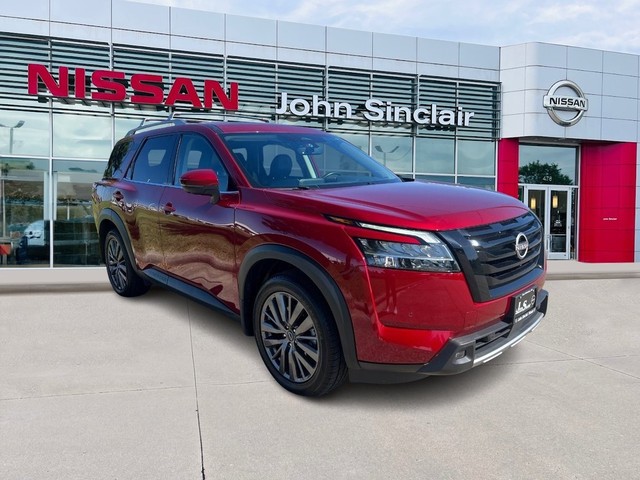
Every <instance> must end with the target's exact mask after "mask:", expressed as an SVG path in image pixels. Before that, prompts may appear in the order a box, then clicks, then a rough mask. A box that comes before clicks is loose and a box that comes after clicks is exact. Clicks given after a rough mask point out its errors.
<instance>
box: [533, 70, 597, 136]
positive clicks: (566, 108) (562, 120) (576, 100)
mask: <svg viewBox="0 0 640 480" xmlns="http://www.w3.org/2000/svg"><path fill="white" fill-rule="evenodd" d="M568 93H573V95H567V94H568ZM543 105H544V108H546V109H547V112H548V113H549V116H550V117H551V119H552V120H553V121H554V122H556V123H557V124H558V125H562V126H563V127H570V126H571V125H575V124H576V123H578V121H579V120H580V119H581V118H582V116H583V115H584V113H585V112H586V111H587V110H588V109H589V101H588V100H587V98H586V97H585V96H584V93H583V91H582V89H581V88H580V87H579V86H578V85H576V84H575V83H573V82H572V81H571V80H560V81H559V82H556V83H554V84H553V85H552V86H551V88H550V89H549V91H548V92H547V94H546V95H545V96H544V101H543Z"/></svg>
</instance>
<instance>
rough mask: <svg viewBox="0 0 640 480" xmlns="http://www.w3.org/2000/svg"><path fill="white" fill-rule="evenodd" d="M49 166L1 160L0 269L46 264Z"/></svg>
mask: <svg viewBox="0 0 640 480" xmlns="http://www.w3.org/2000/svg"><path fill="white" fill-rule="evenodd" d="M48 172H49V162H48V161H47V160H38V159H30V158H0V203H1V205H0V217H1V218H0V222H1V223H2V225H1V226H0V265H2V266H10V267H15V266H21V265H45V266H46V265H48V264H49V230H48V226H49V222H48V218H49V214H50V212H49V211H48V208H47V204H48V202H47V201H46V199H47V197H48V190H47V188H48V185H49V182H48V180H49V175H48Z"/></svg>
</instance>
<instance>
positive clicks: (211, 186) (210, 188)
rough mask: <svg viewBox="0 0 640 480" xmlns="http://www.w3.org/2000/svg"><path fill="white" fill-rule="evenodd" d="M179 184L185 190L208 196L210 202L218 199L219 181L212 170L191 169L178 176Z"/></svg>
mask: <svg viewBox="0 0 640 480" xmlns="http://www.w3.org/2000/svg"><path fill="white" fill-rule="evenodd" d="M180 185H181V186H182V189H183V190H184V191H185V192H189V193H194V194H196V195H208V196H210V197H211V203H218V200H220V182H219V180H218V175H217V174H216V172H214V171H213V170H209V169H199V170H191V171H189V172H187V173H185V174H184V175H182V176H181V177H180Z"/></svg>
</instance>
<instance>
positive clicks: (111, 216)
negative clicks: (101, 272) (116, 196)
mask: <svg viewBox="0 0 640 480" xmlns="http://www.w3.org/2000/svg"><path fill="white" fill-rule="evenodd" d="M106 220H108V221H110V222H111V223H113V224H114V225H115V226H116V229H117V230H118V233H119V234H120V237H121V238H122V242H123V243H124V246H125V248H126V250H127V255H129V260H130V261H131V266H132V267H133V268H134V269H135V270H136V272H140V270H139V269H138V264H137V263H136V257H135V256H134V255H133V248H132V247H131V242H130V241H129V235H127V228H126V227H125V225H124V222H123V221H122V219H121V218H120V216H119V215H118V214H117V213H116V212H114V211H113V210H112V209H110V208H105V209H103V210H102V211H101V212H100V217H99V218H98V221H97V222H96V223H97V227H98V235H100V227H101V226H102V223H103V222H104V221H106ZM99 246H100V256H101V258H102V261H104V260H105V258H104V255H105V252H104V245H103V242H102V239H100V242H99Z"/></svg>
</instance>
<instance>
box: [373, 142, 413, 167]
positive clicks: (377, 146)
mask: <svg viewBox="0 0 640 480" xmlns="http://www.w3.org/2000/svg"><path fill="white" fill-rule="evenodd" d="M411 140H412V139H411V137H387V136H381V135H380V136H378V135H375V136H372V137H371V156H372V157H373V158H375V159H376V160H378V161H379V162H380V163H382V164H383V165H384V166H386V167H387V168H388V169H390V170H392V171H393V172H394V173H411V171H412V157H413V152H412V145H411V144H412V141H411Z"/></svg>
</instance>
